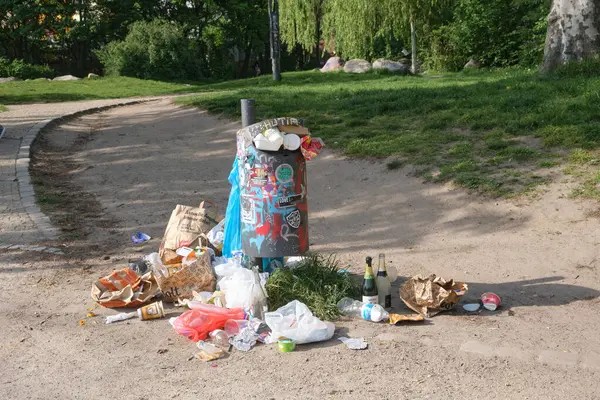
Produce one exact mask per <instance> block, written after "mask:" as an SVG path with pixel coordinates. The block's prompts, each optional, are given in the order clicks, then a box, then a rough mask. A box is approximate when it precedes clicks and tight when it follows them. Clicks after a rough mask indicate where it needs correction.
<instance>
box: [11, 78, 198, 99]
mask: <svg viewBox="0 0 600 400" xmlns="http://www.w3.org/2000/svg"><path fill="white" fill-rule="evenodd" d="M200 90H201V86H199V85H191V86H184V84H183V83H168V82H159V81H149V80H148V81H145V80H141V79H135V78H125V77H118V78H103V79H92V80H89V79H82V80H80V81H46V80H45V79H40V80H31V81H25V82H8V83H2V84H0V104H25V103H44V102H61V101H76V100H94V99H110V98H122V97H135V96H150V95H160V94H172V93H192V92H199V91H200Z"/></svg>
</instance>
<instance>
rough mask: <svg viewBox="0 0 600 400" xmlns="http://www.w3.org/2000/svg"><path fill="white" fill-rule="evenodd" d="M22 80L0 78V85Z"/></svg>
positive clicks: (11, 77) (10, 77)
mask: <svg viewBox="0 0 600 400" xmlns="http://www.w3.org/2000/svg"><path fill="white" fill-rule="evenodd" d="M21 80H22V79H19V78H15V77H14V76H9V77H8V78H0V83H6V82H19V81H21Z"/></svg>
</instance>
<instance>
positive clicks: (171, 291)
mask: <svg viewBox="0 0 600 400" xmlns="http://www.w3.org/2000/svg"><path fill="white" fill-rule="evenodd" d="M155 277H156V282H157V283H158V287H159V288H160V291H161V292H162V293H163V296H164V297H165V301H168V302H175V301H178V300H182V299H192V298H194V292H214V290H215V287H216V285H217V279H216V278H215V275H214V273H213V269H212V265H211V262H210V252H209V251H208V250H206V251H204V252H203V253H202V255H200V257H199V258H196V259H195V260H194V261H193V262H192V263H190V264H187V265H184V264H175V265H169V266H167V268H163V269H159V270H158V271H155Z"/></svg>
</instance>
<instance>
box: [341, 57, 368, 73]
mask: <svg viewBox="0 0 600 400" xmlns="http://www.w3.org/2000/svg"><path fill="white" fill-rule="evenodd" d="M370 70H371V63H370V62H368V61H367V60H361V59H359V58H356V59H354V60H350V61H346V64H344V72H349V73H353V74H362V73H365V72H369V71H370Z"/></svg>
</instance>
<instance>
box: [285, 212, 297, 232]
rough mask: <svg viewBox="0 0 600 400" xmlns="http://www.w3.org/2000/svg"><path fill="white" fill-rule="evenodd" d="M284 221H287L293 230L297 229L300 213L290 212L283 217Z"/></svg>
mask: <svg viewBox="0 0 600 400" xmlns="http://www.w3.org/2000/svg"><path fill="white" fill-rule="evenodd" d="M285 220H286V221H287V223H288V225H289V226H291V227H292V228H294V229H298V228H299V227H300V221H301V218H300V211H298V210H294V211H292V212H291V213H289V214H288V215H287V216H286V217H285Z"/></svg>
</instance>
